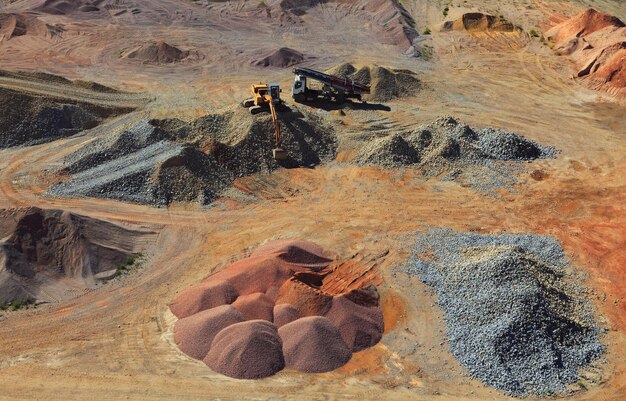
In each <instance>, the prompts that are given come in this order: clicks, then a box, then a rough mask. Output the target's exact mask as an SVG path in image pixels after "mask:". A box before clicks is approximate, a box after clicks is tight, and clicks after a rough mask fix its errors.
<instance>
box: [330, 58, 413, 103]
mask: <svg viewBox="0 0 626 401" xmlns="http://www.w3.org/2000/svg"><path fill="white" fill-rule="evenodd" d="M329 74H332V75H337V76H340V77H344V78H347V79H351V80H353V81H354V82H357V83H359V84H362V85H369V86H370V94H369V95H365V96H364V97H363V98H364V99H365V100H372V101H378V102H388V101H390V100H393V99H395V98H399V97H409V96H415V94H417V92H418V91H419V90H420V89H421V88H422V83H421V82H420V80H419V79H418V78H417V75H416V74H415V73H414V72H413V71H410V70H394V69H388V68H385V67H380V66H377V65H372V66H364V67H361V68H360V69H358V70H357V69H356V67H355V66H354V65H352V64H349V63H344V64H341V65H339V66H337V67H335V68H333V69H331V70H330V71H329Z"/></svg>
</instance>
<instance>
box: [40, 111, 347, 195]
mask: <svg viewBox="0 0 626 401" xmlns="http://www.w3.org/2000/svg"><path fill="white" fill-rule="evenodd" d="M279 119H280V126H281V137H282V144H281V146H282V147H283V148H284V149H285V150H287V152H288V154H289V156H290V160H288V161H286V162H284V164H281V165H279V164H278V163H277V162H276V161H275V160H274V159H273V158H272V149H273V148H274V147H275V144H274V128H273V125H272V121H271V117H270V116H269V113H261V114H259V115H254V116H253V115H251V114H250V113H249V111H248V110H246V109H244V108H242V107H237V108H233V109H232V110H229V111H226V112H225V113H222V114H216V115H209V116H205V117H202V118H200V119H198V120H196V121H193V122H191V123H185V122H183V121H180V120H143V121H141V122H139V123H138V124H137V125H136V126H134V127H132V128H131V129H129V130H127V131H125V132H122V133H121V134H118V135H116V136H113V137H106V138H103V139H100V140H98V141H95V142H93V143H91V144H89V145H87V146H85V147H84V148H82V149H79V150H78V151H76V152H74V153H72V154H70V155H69V156H68V157H67V158H66V161H65V166H64V167H63V169H61V171H60V172H61V173H64V174H69V175H70V178H69V180H67V181H65V182H63V183H61V184H58V185H56V186H53V187H52V188H50V189H49V191H48V194H49V195H51V196H58V197H80V196H87V197H98V198H109V199H118V200H122V201H128V202H136V203H143V204H149V205H153V206H166V205H169V204H170V203H172V202H190V201H198V202H200V203H201V204H209V203H211V202H212V201H213V200H214V199H215V198H217V197H218V196H220V194H221V193H222V192H223V191H224V190H225V189H227V188H229V187H230V185H231V184H232V182H233V180H234V178H235V177H241V176H244V175H250V174H255V173H262V172H264V173H266V172H271V171H272V170H275V169H277V168H280V167H281V166H282V165H284V166H300V165H302V166H313V165H317V164H319V163H322V162H325V161H330V160H332V159H334V157H335V153H336V149H337V143H336V139H335V136H334V130H333V128H332V127H330V126H329V125H326V124H325V123H324V122H323V121H322V120H321V119H320V118H319V117H318V116H316V115H313V114H309V113H306V114H303V113H302V112H300V111H298V110H287V111H283V112H281V113H279Z"/></svg>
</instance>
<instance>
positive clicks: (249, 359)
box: [170, 241, 383, 378]
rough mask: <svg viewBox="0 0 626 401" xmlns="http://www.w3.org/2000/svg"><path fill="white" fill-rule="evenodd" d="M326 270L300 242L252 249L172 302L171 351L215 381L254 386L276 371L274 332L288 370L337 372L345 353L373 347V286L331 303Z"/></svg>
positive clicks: (318, 252)
mask: <svg viewBox="0 0 626 401" xmlns="http://www.w3.org/2000/svg"><path fill="white" fill-rule="evenodd" d="M331 262H332V260H331V259H328V258H326V257H325V256H324V252H323V250H322V248H321V247H319V246H317V245H315V244H312V243H310V242H306V241H274V242H271V243H268V244H266V245H264V246H262V247H260V248H258V249H257V250H256V251H254V252H253V253H252V254H251V255H250V256H249V257H248V258H245V259H242V260H239V261H237V262H235V263H233V264H231V265H230V266H228V267H227V268H225V269H224V270H222V271H220V272H218V273H215V274H213V275H212V276H209V277H208V278H207V279H205V280H204V281H203V282H201V283H200V284H198V285H195V286H193V287H191V288H189V289H187V290H185V291H183V292H181V293H180V294H179V295H178V296H177V297H176V298H175V299H174V300H173V301H172V303H171V304H170V309H171V310H172V312H173V313H174V314H175V315H176V316H177V317H178V318H179V319H180V320H179V321H178V322H177V323H176V326H175V328H174V340H175V342H176V344H178V346H179V347H180V349H181V350H182V351H183V352H185V353H186V354H188V355H190V356H191V357H193V358H198V359H201V358H203V357H204V361H205V363H206V364H207V365H208V366H210V367H211V368H213V369H214V370H216V371H218V372H220V373H223V374H225V375H228V376H232V377H237V378H259V377H265V376H268V375H271V374H273V373H275V372H276V371H277V370H280V369H282V368H283V365H284V362H283V348H282V343H281V341H280V338H279V337H278V332H277V327H280V328H281V330H282V329H283V328H285V331H284V333H285V339H287V341H288V346H287V348H285V351H284V352H285V358H287V359H288V360H289V361H290V365H289V366H292V367H294V368H296V369H299V370H302V371H304V372H325V371H328V370H332V369H335V368H337V367H339V366H341V365H343V364H344V363H346V362H347V361H348V360H349V359H350V356H351V349H355V350H361V349H363V348H367V347H368V346H372V345H374V344H375V343H376V342H378V340H380V337H381V335H382V330H383V325H382V313H381V312H380V310H379V309H378V292H377V290H376V287H374V286H371V287H367V288H356V289H354V290H352V291H350V292H348V293H347V294H344V295H343V296H341V297H334V298H333V296H331V295H329V294H326V293H325V292H324V291H322V289H321V288H323V286H324V278H325V277H326V276H328V274H329V273H331V272H332V271H333V269H336V266H337V265H336V264H335V265H331ZM341 277H343V278H344V279H346V277H344V276H341ZM359 277H360V276H359ZM352 288H354V287H352ZM351 300H352V301H351ZM353 301H354V302H353ZM355 302H356V303H355ZM376 311H378V314H376ZM350 313H354V314H355V315H354V316H349V314H350ZM325 314H326V315H328V316H329V317H330V318H332V319H333V320H334V321H336V322H337V324H335V325H333V323H331V320H330V319H329V318H326V317H322V316H323V315H325ZM378 317H380V319H378ZM242 320H245V322H241V321H242ZM379 320H380V321H379ZM352 325H356V326H358V327H352ZM377 330H378V332H377ZM344 339H346V340H344ZM277 349H278V351H277Z"/></svg>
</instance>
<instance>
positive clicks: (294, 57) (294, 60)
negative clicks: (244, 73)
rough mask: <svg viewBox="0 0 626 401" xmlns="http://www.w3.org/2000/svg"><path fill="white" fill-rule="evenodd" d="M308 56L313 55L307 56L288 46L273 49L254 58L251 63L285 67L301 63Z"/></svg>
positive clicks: (261, 65) (260, 65) (262, 65)
mask: <svg viewBox="0 0 626 401" xmlns="http://www.w3.org/2000/svg"><path fill="white" fill-rule="evenodd" d="M308 58H311V57H307V56H305V55H304V54H302V53H300V52H299V51H297V50H294V49H290V48H288V47H281V48H280V49H276V50H273V51H271V52H269V53H268V54H265V55H264V56H262V57H260V58H258V59H255V60H252V61H251V62H250V64H252V65H253V66H255V67H276V68H285V67H291V66H292V65H296V64H300V63H302V62H303V61H304V60H306V59H308Z"/></svg>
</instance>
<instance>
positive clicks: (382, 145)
mask: <svg viewBox="0 0 626 401" xmlns="http://www.w3.org/2000/svg"><path fill="white" fill-rule="evenodd" d="M555 155H556V150H555V149H554V148H553V147H546V146H541V145H539V144H537V143H535V142H533V141H531V140H529V139H526V138H524V137H522V136H519V135H517V134H514V133H512V132H507V131H504V130H501V129H495V128H472V127H470V126H468V125H466V124H463V123H461V122H459V121H458V120H456V119H454V118H452V117H441V118H438V119H436V120H435V121H433V122H432V123H430V124H427V125H423V126H420V127H418V128H417V129H416V130H414V131H408V132H404V133H401V134H393V135H390V136H387V137H384V138H380V139H378V140H375V141H373V142H370V143H367V144H366V145H364V146H363V147H362V148H361V150H360V151H359V153H358V154H357V156H356V157H355V160H354V162H355V163H357V164H360V165H376V166H383V167H387V168H398V167H403V166H415V167H419V168H420V169H421V170H422V171H423V172H424V174H425V175H426V176H428V177H433V176H441V179H442V180H454V181H457V182H459V183H461V184H462V185H466V186H469V187H472V188H475V189H479V190H483V191H485V192H491V191H492V190H493V189H494V188H496V187H509V188H511V187H512V185H513V184H515V182H516V179H515V174H514V173H515V172H516V170H518V169H519V162H521V161H531V160H535V159H539V158H551V157H555ZM516 162H517V163H516Z"/></svg>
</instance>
